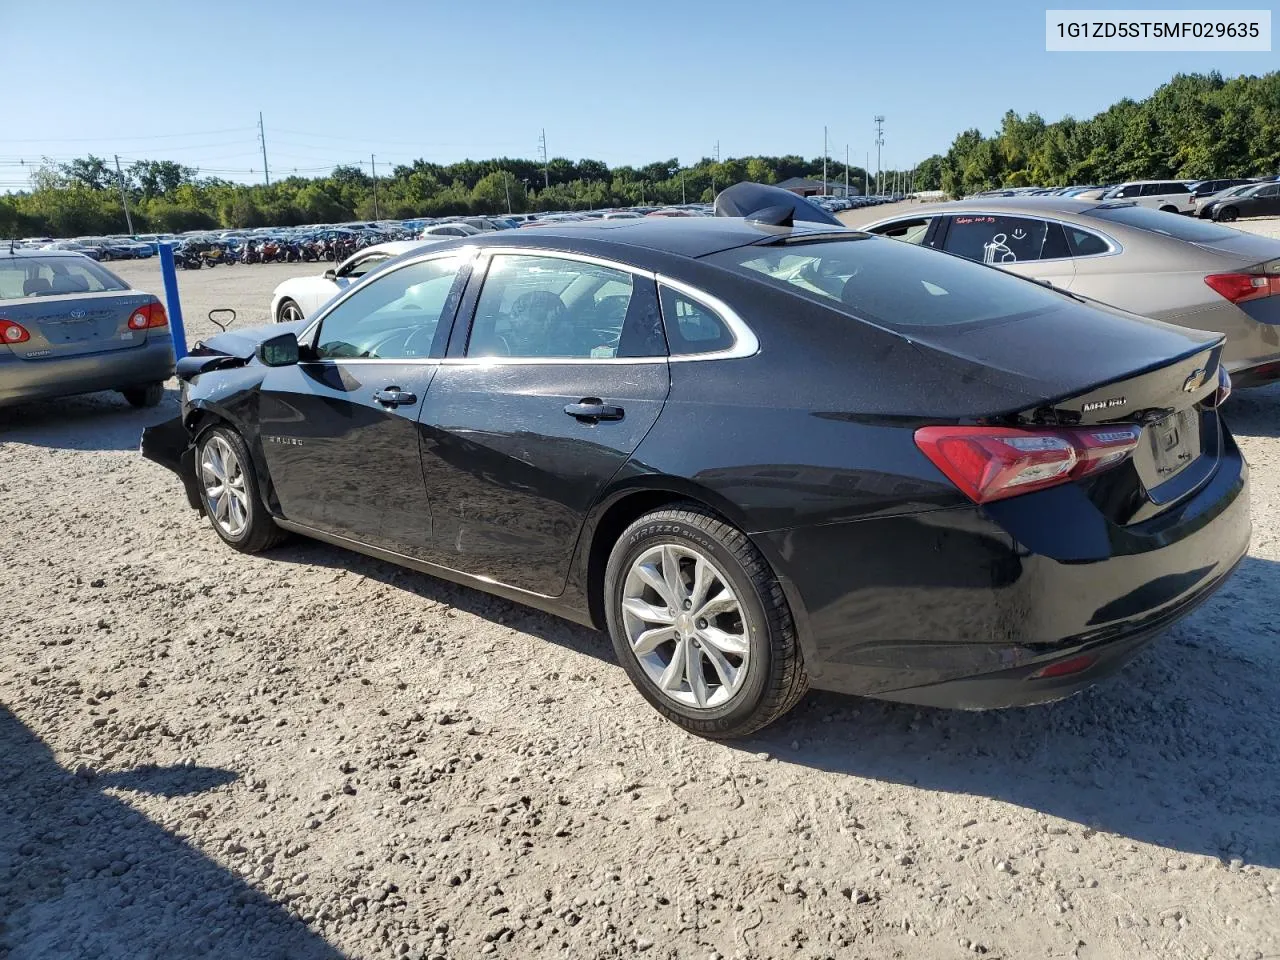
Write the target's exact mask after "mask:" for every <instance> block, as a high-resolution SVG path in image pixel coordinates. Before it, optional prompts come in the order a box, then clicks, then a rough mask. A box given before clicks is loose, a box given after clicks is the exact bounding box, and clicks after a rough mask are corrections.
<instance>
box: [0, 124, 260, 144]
mask: <svg viewBox="0 0 1280 960" xmlns="http://www.w3.org/2000/svg"><path fill="white" fill-rule="evenodd" d="M251 129H253V128H252V127H232V128H231V129H228V130H201V131H198V132H195V133H154V134H144V135H141V136H136V137H130V136H122V135H120V134H115V133H112V134H108V135H106V136H101V137H27V138H25V139H14V138H12V137H10V138H9V139H8V142H9V143H93V142H95V141H103V140H113V141H115V140H172V139H174V138H175V137H212V136H215V135H217V134H220V133H246V132H248V131H249V130H251Z"/></svg>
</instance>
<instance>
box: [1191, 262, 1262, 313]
mask: <svg viewBox="0 0 1280 960" xmlns="http://www.w3.org/2000/svg"><path fill="white" fill-rule="evenodd" d="M1204 282H1205V283H1207V284H1208V285H1209V286H1210V287H1211V288H1213V290H1214V292H1215V293H1217V294H1219V295H1220V296H1223V297H1226V298H1227V299H1228V300H1230V301H1231V302H1232V303H1247V302H1248V301H1250V300H1261V299H1262V298H1263V297H1271V296H1280V260H1272V261H1271V262H1270V263H1263V264H1259V265H1258V266H1256V267H1253V268H1251V269H1250V270H1248V271H1242V272H1240V273H1211V274H1209V276H1207V277H1205V278H1204Z"/></svg>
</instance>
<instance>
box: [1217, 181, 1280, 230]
mask: <svg viewBox="0 0 1280 960" xmlns="http://www.w3.org/2000/svg"><path fill="white" fill-rule="evenodd" d="M1199 215H1200V217H1201V218H1202V219H1209V218H1212V219H1214V220H1221V221H1225V222H1230V221H1232V220H1239V219H1240V218H1241V217H1274V216H1280V183H1256V184H1254V185H1253V186H1249V187H1238V188H1236V189H1235V190H1232V191H1229V192H1227V193H1226V194H1224V195H1223V196H1220V197H1212V198H1210V199H1209V200H1207V201H1205V202H1204V203H1203V204H1202V205H1201V207H1200V211H1199Z"/></svg>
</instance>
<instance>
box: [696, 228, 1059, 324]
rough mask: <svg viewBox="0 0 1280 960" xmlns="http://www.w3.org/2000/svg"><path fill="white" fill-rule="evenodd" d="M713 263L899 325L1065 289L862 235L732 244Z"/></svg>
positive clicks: (1045, 300) (969, 316)
mask: <svg viewBox="0 0 1280 960" xmlns="http://www.w3.org/2000/svg"><path fill="white" fill-rule="evenodd" d="M706 259H707V260H709V261H711V262H712V263H717V264H719V265H721V266H724V267H728V268H729V269H731V270H736V271H737V272H739V273H742V274H745V275H747V276H750V277H755V278H758V279H761V280H764V281H766V282H767V283H770V284H772V285H774V286H777V287H781V288H783V289H785V290H789V291H791V292H793V293H796V294H799V295H801V296H804V297H807V298H809V299H812V300H816V301H819V302H822V303H825V304H827V305H828V306H834V307H835V308H837V309H841V310H843V311H844V312H846V313H848V314H850V315H852V316H855V317H860V318H862V319H866V320H870V321H872V322H875V323H878V324H880V325H882V326H885V327H889V328H891V329H903V328H907V329H910V328H912V327H924V326H953V325H959V324H974V323H983V322H992V321H999V320H1012V319H1016V318H1019V317H1024V316H1029V315H1032V314H1037V313H1045V312H1049V311H1053V310H1058V309H1061V308H1062V306H1063V301H1062V296H1061V295H1060V294H1057V293H1054V292H1052V291H1051V290H1046V289H1044V288H1042V287H1040V286H1038V285H1036V284H1034V283H1030V282H1028V281H1026V280H1023V279H1020V278H1018V277H1014V276H1011V275H1009V274H1007V273H1005V272H1004V271H1002V270H987V269H984V268H983V267H981V266H979V265H978V264H975V263H969V262H968V261H966V260H962V259H960V258H959V257H954V256H946V255H945V254H941V253H938V252H936V251H934V250H930V249H928V248H926V247H916V246H912V245H911V244H907V243H890V242H888V241H886V240H885V239H883V238H880V237H866V238H864V239H861V240H855V239H849V240H843V239H842V240H831V241H826V242H809V243H789V244H786V245H778V246H750V247H740V248H738V249H736V250H725V251H722V252H720V253H717V254H713V255H711V256H709V257H707V258H706Z"/></svg>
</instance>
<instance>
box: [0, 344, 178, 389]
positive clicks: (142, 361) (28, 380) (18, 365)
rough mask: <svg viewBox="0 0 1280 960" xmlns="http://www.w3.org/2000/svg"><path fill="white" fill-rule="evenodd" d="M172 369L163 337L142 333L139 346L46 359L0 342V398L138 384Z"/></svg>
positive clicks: (159, 377)
mask: <svg viewBox="0 0 1280 960" xmlns="http://www.w3.org/2000/svg"><path fill="white" fill-rule="evenodd" d="M173 370H174V359H173V343H172V341H171V340H170V339H169V338H168V337H156V338H154V339H152V338H148V340H147V342H146V343H144V344H143V345H142V346H140V347H128V348H125V349H122V350H109V351H104V352H102V353H86V354H82V355H81V356H78V357H50V358H49V359H47V360H43V359H42V360H23V359H21V358H20V357H17V356H14V355H13V354H12V353H10V352H8V350H7V348H5V353H0V404H4V405H8V404H14V403H25V402H27V401H31V400H46V399H49V398H51V397H69V396H72V395H73V394H77V393H93V392H94V391H97V390H123V389H125V388H126V387H140V386H144V385H145V384H148V383H156V382H158V381H163V380H168V379H169V378H170V377H171V376H173Z"/></svg>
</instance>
